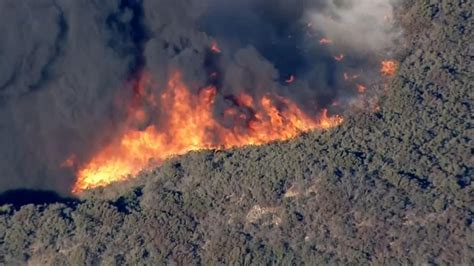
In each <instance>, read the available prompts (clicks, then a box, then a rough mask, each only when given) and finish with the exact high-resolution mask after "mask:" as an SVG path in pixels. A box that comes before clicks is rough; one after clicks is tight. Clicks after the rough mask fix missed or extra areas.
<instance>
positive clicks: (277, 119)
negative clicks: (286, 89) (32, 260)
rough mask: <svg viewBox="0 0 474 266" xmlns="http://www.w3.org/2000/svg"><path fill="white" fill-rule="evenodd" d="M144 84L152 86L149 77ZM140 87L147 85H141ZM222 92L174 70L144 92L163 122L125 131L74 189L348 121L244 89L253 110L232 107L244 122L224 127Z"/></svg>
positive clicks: (232, 114) (244, 103)
mask: <svg viewBox="0 0 474 266" xmlns="http://www.w3.org/2000/svg"><path fill="white" fill-rule="evenodd" d="M144 78H146V77H142V78H141V79H144ZM139 84H140V86H147V84H148V82H139ZM138 91H145V90H144V88H138ZM216 93H217V92H216V88H214V87H207V88H203V89H201V91H200V92H199V93H198V94H193V93H191V92H190V91H189V89H188V88H187V86H186V85H185V84H184V83H183V82H182V80H181V74H180V73H175V74H173V75H172V77H171V78H170V80H169V82H168V84H167V88H166V90H165V91H164V92H163V93H162V94H161V95H159V96H158V97H153V95H151V96H150V95H146V96H143V97H145V98H146V99H145V100H146V101H150V102H152V103H153V104H154V106H159V107H160V108H162V110H166V112H164V113H165V116H166V117H165V118H164V119H162V124H160V126H159V127H157V126H155V125H150V126H148V127H147V128H146V129H144V130H141V131H140V130H137V129H128V130H125V131H124V132H123V133H122V134H120V135H119V137H118V138H116V139H115V140H113V141H111V142H110V144H109V145H107V146H106V147H104V148H103V149H101V150H99V152H98V153H97V154H95V155H94V156H93V157H92V158H91V159H90V161H89V162H87V163H86V164H84V165H83V166H82V167H80V169H79V171H78V173H77V182H76V184H75V187H74V189H73V192H75V193H78V192H80V191H82V190H84V189H89V188H94V187H99V186H104V185H107V184H110V183H112V182H115V181H121V180H125V179H128V178H130V176H131V175H135V174H137V173H138V172H139V171H140V170H142V169H146V168H147V167H151V166H156V165H157V164H159V163H161V162H163V161H164V160H166V159H168V158H170V157H173V156H176V155H181V154H185V153H187V152H189V151H195V150H202V149H228V148H232V147H239V146H244V145H260V144H264V143H268V142H271V141H276V140H286V139H291V138H294V137H296V136H298V135H299V134H301V133H302V132H305V131H309V130H312V129H327V128H331V127H334V126H337V125H339V124H340V123H341V122H342V118H341V117H339V116H329V115H328V113H327V110H323V112H322V113H321V114H320V116H319V117H309V116H308V115H307V114H305V113H304V112H303V111H302V110H301V109H300V108H299V107H298V106H297V105H296V104H295V103H293V102H292V101H290V100H289V99H286V98H282V97H279V96H271V95H266V96H263V97H261V98H260V99H258V98H257V99H254V98H253V97H252V96H250V95H248V94H245V93H242V94H241V95H238V96H236V97H237V101H238V104H239V106H240V108H246V109H248V110H250V111H251V112H249V113H251V114H252V115H247V114H246V113H243V112H242V111H241V110H240V109H238V108H230V109H228V110H226V111H225V112H224V115H225V116H228V117H229V118H231V119H233V120H234V121H240V123H234V125H233V126H232V127H230V128H229V127H224V126H222V125H221V124H220V123H219V122H218V121H217V120H216V119H215V115H214V101H215V96H216ZM155 98H157V99H158V100H157V99H155ZM155 101H158V102H155ZM142 112H143V110H140V108H138V110H137V109H133V108H131V114H130V117H131V118H130V119H131V120H134V119H136V117H138V119H142V118H143V116H146V115H145V114H144V113H142ZM137 114H138V115H137ZM160 119H161V117H160ZM160 121H161V120H160ZM242 125H244V126H242Z"/></svg>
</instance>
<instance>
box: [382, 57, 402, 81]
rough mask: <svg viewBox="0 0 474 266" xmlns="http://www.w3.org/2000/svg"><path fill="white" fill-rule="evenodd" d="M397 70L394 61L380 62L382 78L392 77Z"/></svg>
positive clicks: (396, 63) (396, 64)
mask: <svg viewBox="0 0 474 266" xmlns="http://www.w3.org/2000/svg"><path fill="white" fill-rule="evenodd" d="M397 70H398V62H397V61H395V60H384V61H382V67H381V69H380V73H381V74H382V75H383V76H387V77H393V76H395V73H397Z"/></svg>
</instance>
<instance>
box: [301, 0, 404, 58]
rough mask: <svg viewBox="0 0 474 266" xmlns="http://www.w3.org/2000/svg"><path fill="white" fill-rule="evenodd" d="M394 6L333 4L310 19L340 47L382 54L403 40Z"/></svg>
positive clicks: (380, 1)
mask: <svg viewBox="0 0 474 266" xmlns="http://www.w3.org/2000/svg"><path fill="white" fill-rule="evenodd" d="M394 5H395V2H394V1H391V0H332V1H329V2H328V3H327V6H326V8H324V9H323V10H313V11H310V12H309V14H308V16H309V20H310V21H311V22H312V23H313V24H314V25H315V27H316V28H317V29H318V30H319V31H322V32H323V33H324V34H325V37H327V38H329V39H331V40H333V41H334V43H335V45H337V46H338V47H343V48H346V49H351V50H353V49H355V50H356V52H363V53H374V52H377V53H381V52H386V51H390V50H391V48H392V47H393V46H394V43H395V41H396V40H397V38H399V37H400V29H399V28H398V27H396V25H395V24H394V19H393V15H394Z"/></svg>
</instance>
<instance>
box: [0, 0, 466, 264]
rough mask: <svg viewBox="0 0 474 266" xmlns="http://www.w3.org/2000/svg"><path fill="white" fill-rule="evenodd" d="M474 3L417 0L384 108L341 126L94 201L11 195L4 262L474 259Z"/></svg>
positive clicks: (108, 191)
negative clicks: (403, 51) (473, 105)
mask: <svg viewBox="0 0 474 266" xmlns="http://www.w3.org/2000/svg"><path fill="white" fill-rule="evenodd" d="M473 9H474V6H473V4H472V1H467V0H455V1H452V0H432V1H416V2H415V3H411V4H409V5H408V6H407V9H406V10H405V11H404V12H403V15H402V18H401V22H400V23H401V24H402V26H403V27H404V29H405V31H406V32H405V34H406V35H407V37H406V38H407V41H406V46H407V47H405V48H406V49H405V51H406V52H405V53H404V54H403V55H401V56H400V58H399V60H400V61H401V65H400V69H399V71H398V74H397V76H396V77H394V78H393V79H392V80H391V82H390V83H389V84H388V86H387V92H386V94H385V95H384V96H383V99H381V105H380V109H379V110H378V111H373V112H359V113H354V114H352V115H351V116H349V117H346V119H345V122H344V123H343V124H342V125H341V126H340V127H338V128H335V129H332V130H329V131H322V132H321V131H318V132H311V133H308V134H305V135H303V136H301V137H299V138H297V139H295V140H292V141H288V142H283V143H274V144H270V145H266V146H262V147H246V148H242V149H235V150H229V151H203V152H195V153H191V154H188V155H185V156H182V157H179V158H176V159H173V160H171V161H168V162H166V163H165V164H164V165H163V166H161V167H159V168H157V169H155V170H153V171H151V172H144V173H141V174H140V175H139V176H138V177H137V178H136V179H134V180H131V181H128V182H126V183H122V184H113V185H111V186H109V187H106V188H102V189H97V190H93V191H87V192H85V193H84V195H82V197H81V199H80V200H72V199H62V198H60V197H59V196H58V195H56V194H54V193H47V192H31V191H16V192H10V194H8V195H3V196H2V197H0V200H1V201H2V203H5V205H3V206H1V207H0V264H2V263H5V264H7V265H17V264H26V263H29V264H32V265H45V264H54V265H83V264H87V265H97V264H103V265H113V264H132V265H135V264H148V265H155V264H160V263H178V264H184V265H189V264H211V265H214V264H284V265H288V264H307V265H317V264H334V263H337V264H349V263H352V264H369V263H373V264H385V265H386V264H390V265H392V264H458V265H460V264H462V265H473V264H474V234H473V219H474V201H473V199H474V190H473V184H472V183H473V181H474V180H473V179H474V173H473V157H472V151H473V145H472V135H473V134H472V133H473V131H472V127H473V125H472V102H473V84H474V80H473V79H474V77H473V71H472V60H473V58H474V54H473V50H472V42H473V37H474V36H473V33H472V29H473V18H472V10H473ZM15 193H16V194H15ZM42 193H44V194H42ZM30 197H31V198H30ZM41 199H44V200H43V201H42V200H41ZM28 203H32V204H28Z"/></svg>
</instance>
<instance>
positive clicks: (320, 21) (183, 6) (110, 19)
mask: <svg viewBox="0 0 474 266" xmlns="http://www.w3.org/2000/svg"><path fill="white" fill-rule="evenodd" d="M387 16H388V19H387ZM391 17H392V4H390V2H389V1H387V0H380V1H376V0H363V1H355V0H352V1H350V0H347V1H344V0H334V1H330V0H318V1H316V0H313V1H310V0H296V1H284V0H241V1H231V0H204V1H203V0H177V1H165V0H163V1H156V0H155V1H152V0H121V1H96V0H84V1H72V0H68V1H55V0H25V1H15V0H4V1H1V2H0V20H1V22H2V23H0V36H1V38H0V62H2V63H1V64H0V150H1V152H0V174H1V177H0V191H3V190H8V189H15V188H35V189H53V190H56V191H58V192H60V193H68V192H69V191H70V188H71V186H72V184H73V183H74V178H75V177H74V171H73V169H71V168H70V167H65V161H66V160H67V159H68V158H69V157H70V156H71V155H74V158H73V159H74V160H75V161H77V162H84V161H86V160H87V159H88V158H89V157H90V156H91V154H93V153H94V152H95V151H96V150H98V149H100V147H102V145H103V144H104V143H106V142H107V141H108V140H109V139H111V138H113V136H114V134H115V133H116V132H118V131H120V129H121V128H122V127H123V122H122V121H123V120H124V106H125V105H126V103H127V102H129V101H130V99H131V98H132V97H133V81H134V80H135V79H136V78H137V76H138V75H139V74H140V73H142V72H143V71H146V72H148V73H150V75H151V76H152V77H153V79H154V81H155V82H156V83H157V84H156V86H155V87H154V88H149V89H150V90H160V88H164V87H165V86H166V82H167V80H168V77H169V76H170V75H171V73H172V72H173V71H176V70H180V71H181V72H182V74H183V78H184V80H185V82H186V83H187V84H189V85H190V86H189V87H190V88H191V89H193V90H195V91H197V90H198V89H199V88H202V87H204V86H206V85H210V84H211V85H214V86H216V87H217V89H218V97H217V99H216V116H218V114H219V109H221V108H225V107H226V106H229V105H234V104H235V102H234V101H233V100H232V99H233V97H234V96H235V95H236V94H237V93H238V92H246V93H248V94H250V95H254V96H261V95H264V94H268V93H271V94H275V95H280V96H283V97H288V98H290V99H292V100H293V101H295V102H297V103H298V104H299V105H300V106H302V107H303V108H304V109H305V110H306V111H307V112H308V113H309V114H315V113H317V112H319V111H320V110H321V109H322V108H331V106H332V104H333V103H334V102H335V101H337V100H339V99H341V98H343V97H351V95H355V94H356V92H355V91H354V84H350V83H348V82H345V81H344V80H343V79H342V77H343V74H344V73H345V72H349V73H354V74H358V75H360V76H361V78H360V79H361V81H365V80H370V79H373V78H375V77H376V73H377V71H378V62H379V59H380V58H383V57H384V56H386V55H387V54H388V53H389V52H390V51H391V50H392V49H393V48H394V40H395V39H396V37H397V34H398V33H397V31H396V30H395V29H396V28H395V27H394V25H393V21H392V19H391ZM321 38H327V39H331V40H332V42H333V43H332V44H331V45H321V44H320V39H321ZM213 42H216V43H217V44H218V46H219V49H220V50H221V51H222V52H221V53H213V52H212V51H211V50H210V46H211V45H212V43H213ZM340 54H344V55H345V59H344V61H343V62H342V63H341V62H338V61H337V60H335V59H334V57H335V56H338V55H340ZM211 73H217V74H218V75H217V76H214V77H210V76H211ZM291 76H293V77H294V78H295V81H294V82H293V83H291V84H288V83H287V81H286V80H288V79H289V77H291ZM157 93H159V91H157ZM339 108H343V107H339ZM334 111H337V110H334ZM150 112H155V110H150ZM150 117H153V119H150V121H148V123H159V121H158V120H159V117H160V116H159V115H150ZM224 122H225V121H223V123H224ZM142 126H143V125H142Z"/></svg>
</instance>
